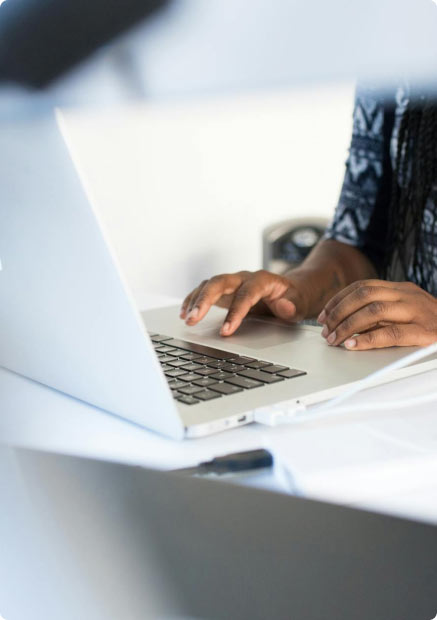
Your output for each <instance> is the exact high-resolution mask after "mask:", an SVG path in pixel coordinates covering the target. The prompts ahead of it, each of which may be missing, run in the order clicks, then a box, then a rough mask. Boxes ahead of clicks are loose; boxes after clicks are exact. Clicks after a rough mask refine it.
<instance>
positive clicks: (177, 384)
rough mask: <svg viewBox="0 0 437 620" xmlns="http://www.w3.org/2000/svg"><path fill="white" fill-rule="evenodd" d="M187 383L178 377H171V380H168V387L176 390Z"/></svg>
mask: <svg viewBox="0 0 437 620" xmlns="http://www.w3.org/2000/svg"><path fill="white" fill-rule="evenodd" d="M186 385H187V384H186V383H185V381H181V380H180V379H173V380H172V381H169V383H168V387H169V388H170V389H171V390H178V389H179V388H181V387H185V386H186Z"/></svg>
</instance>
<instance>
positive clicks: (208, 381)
mask: <svg viewBox="0 0 437 620" xmlns="http://www.w3.org/2000/svg"><path fill="white" fill-rule="evenodd" d="M193 383H195V384H196V385H200V386H201V387H209V386H210V385H215V384H216V383H217V381H215V380H214V379H211V378H210V377H202V379H196V380H195V381H193Z"/></svg>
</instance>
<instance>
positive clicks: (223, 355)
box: [166, 338, 235, 360]
mask: <svg viewBox="0 0 437 620" xmlns="http://www.w3.org/2000/svg"><path fill="white" fill-rule="evenodd" d="M166 344H167V345H168V346H169V347H177V348H178V349H184V350H185V351H191V352H192V353H199V355H208V356H209V357H214V358H215V359H219V360H221V359H230V358H231V357H235V353H229V351H222V350H221V349H214V348H213V347H206V346H205V345H204V344H196V343H194V342H187V341H186V340H178V339H176V338H172V339H171V340H168V341H167V342H166Z"/></svg>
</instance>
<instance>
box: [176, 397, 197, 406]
mask: <svg viewBox="0 0 437 620" xmlns="http://www.w3.org/2000/svg"><path fill="white" fill-rule="evenodd" d="M176 400H178V401H179V402H180V403H184V405H197V403H200V400H198V399H197V398H195V397H194V396H185V395H184V396H179V397H178V398H177V399H176Z"/></svg>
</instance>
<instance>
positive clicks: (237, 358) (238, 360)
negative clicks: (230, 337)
mask: <svg viewBox="0 0 437 620" xmlns="http://www.w3.org/2000/svg"><path fill="white" fill-rule="evenodd" d="M228 361H229V362H232V364H241V365H245V364H250V362H256V361H257V360H256V359H255V358H253V357H246V356H245V355H234V356H233V357H231V358H230V359H229V358H228Z"/></svg>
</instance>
